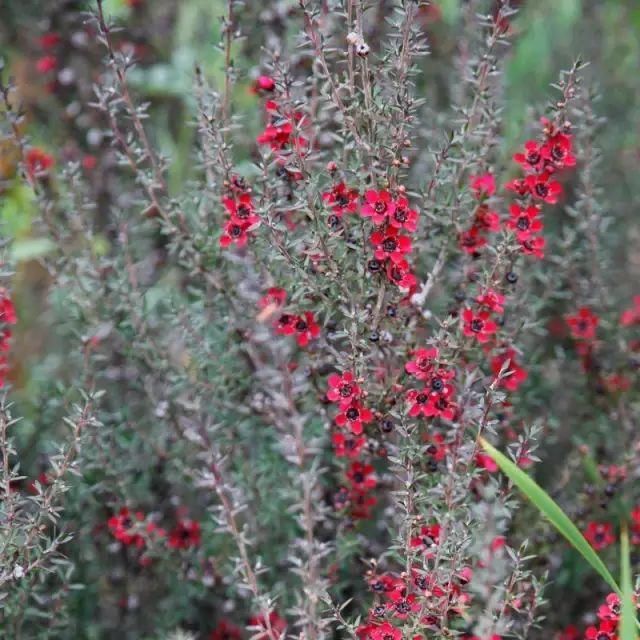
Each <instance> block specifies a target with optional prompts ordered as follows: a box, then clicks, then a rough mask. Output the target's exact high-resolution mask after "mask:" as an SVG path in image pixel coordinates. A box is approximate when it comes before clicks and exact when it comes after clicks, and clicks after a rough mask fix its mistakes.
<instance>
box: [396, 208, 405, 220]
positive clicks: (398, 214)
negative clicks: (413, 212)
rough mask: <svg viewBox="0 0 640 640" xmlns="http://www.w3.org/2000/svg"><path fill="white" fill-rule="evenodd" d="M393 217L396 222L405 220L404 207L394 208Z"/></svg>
mask: <svg viewBox="0 0 640 640" xmlns="http://www.w3.org/2000/svg"><path fill="white" fill-rule="evenodd" d="M394 217H395V219H396V220H397V221H398V222H406V220H407V210H406V209H396V213H395V215H394Z"/></svg>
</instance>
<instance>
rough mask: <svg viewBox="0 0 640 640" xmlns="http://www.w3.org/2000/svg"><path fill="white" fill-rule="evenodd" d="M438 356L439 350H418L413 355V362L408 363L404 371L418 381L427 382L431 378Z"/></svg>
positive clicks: (431, 348) (433, 348)
mask: <svg viewBox="0 0 640 640" xmlns="http://www.w3.org/2000/svg"><path fill="white" fill-rule="evenodd" d="M438 355H439V354H438V350H437V349H436V348H435V347H429V348H428V349H416V350H415V351H414V352H413V354H412V356H413V360H410V361H409V362H407V364H405V366H404V369H405V371H406V372H407V373H409V374H411V375H412V376H415V377H416V378H418V380H426V379H427V378H429V377H430V376H431V373H432V371H433V367H434V365H435V362H436V360H437V359H438Z"/></svg>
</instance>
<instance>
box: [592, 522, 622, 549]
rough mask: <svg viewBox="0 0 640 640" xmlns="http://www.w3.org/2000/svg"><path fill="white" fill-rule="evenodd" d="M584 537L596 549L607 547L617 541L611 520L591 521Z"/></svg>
mask: <svg viewBox="0 0 640 640" xmlns="http://www.w3.org/2000/svg"><path fill="white" fill-rule="evenodd" d="M584 537H585V538H586V539H587V541H588V542H589V544H590V545H591V546H592V547H593V548H594V549H595V550H596V551H600V550H602V549H605V548H606V547H608V546H609V545H611V544H613V543H614V542H615V541H616V538H615V536H614V535H613V525H612V524H611V523H610V522H590V523H589V524H588V525H587V528H586V530H585V532H584Z"/></svg>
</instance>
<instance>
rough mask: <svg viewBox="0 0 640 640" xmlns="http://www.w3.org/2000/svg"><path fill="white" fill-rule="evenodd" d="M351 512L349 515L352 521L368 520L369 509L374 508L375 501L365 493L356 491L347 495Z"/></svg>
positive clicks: (369, 515)
mask: <svg viewBox="0 0 640 640" xmlns="http://www.w3.org/2000/svg"><path fill="white" fill-rule="evenodd" d="M349 502H350V504H351V510H350V511H349V515H350V516H351V518H353V519H354V520H368V519H369V518H370V517H371V509H372V508H373V507H375V506H376V503H377V500H376V499H375V497H374V496H372V495H371V494H369V493H366V492H365V491H358V490H356V489H354V490H352V491H351V492H350V493H349Z"/></svg>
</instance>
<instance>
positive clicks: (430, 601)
mask: <svg viewBox="0 0 640 640" xmlns="http://www.w3.org/2000/svg"><path fill="white" fill-rule="evenodd" d="M439 538H440V528H439V527H438V525H429V526H425V527H422V529H421V532H420V535H419V536H416V537H415V538H412V540H411V544H412V546H413V547H414V548H416V549H420V550H422V551H423V552H424V555H425V558H426V560H428V559H429V558H430V557H432V556H433V552H434V549H435V548H436V547H437V546H438V544H439V542H440V540H439ZM472 577H473V571H472V570H471V568H470V567H463V568H462V569H460V570H459V571H458V572H457V573H456V574H455V575H454V576H453V577H452V578H451V579H449V578H444V579H442V580H440V579H439V578H438V577H437V575H436V574H435V573H432V572H430V571H429V570H428V569H426V568H425V567H424V564H423V563H421V564H420V566H417V565H416V566H414V567H413V568H412V569H411V572H410V574H409V575H405V574H403V575H402V576H398V575H395V574H392V573H385V574H375V573H371V574H369V575H368V579H367V581H368V584H369V588H370V589H371V591H373V592H374V594H375V597H376V600H375V602H374V604H373V606H372V608H371V609H370V610H369V615H368V617H367V619H366V620H365V621H364V622H362V623H361V624H360V626H359V627H358V628H357V629H356V633H357V635H358V638H360V640H391V639H392V640H402V639H403V638H404V636H403V633H402V630H401V629H400V627H399V626H396V624H397V623H400V624H403V623H404V622H405V621H407V620H410V621H411V622H412V623H414V626H417V624H418V623H419V625H420V626H421V627H424V628H426V629H428V630H429V631H431V632H433V633H438V632H440V623H441V620H443V619H444V620H451V618H457V617H464V616H465V610H466V608H467V606H468V605H469V603H470V602H471V598H472V596H471V594H470V593H469V592H468V590H467V589H468V585H469V583H470V581H471V579H472ZM432 612H437V614H435V613H432ZM443 612H446V613H443ZM423 637H424V636H422V635H416V636H413V638H412V640H422V638H423ZM494 638H495V640H499V637H498V636H494Z"/></svg>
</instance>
